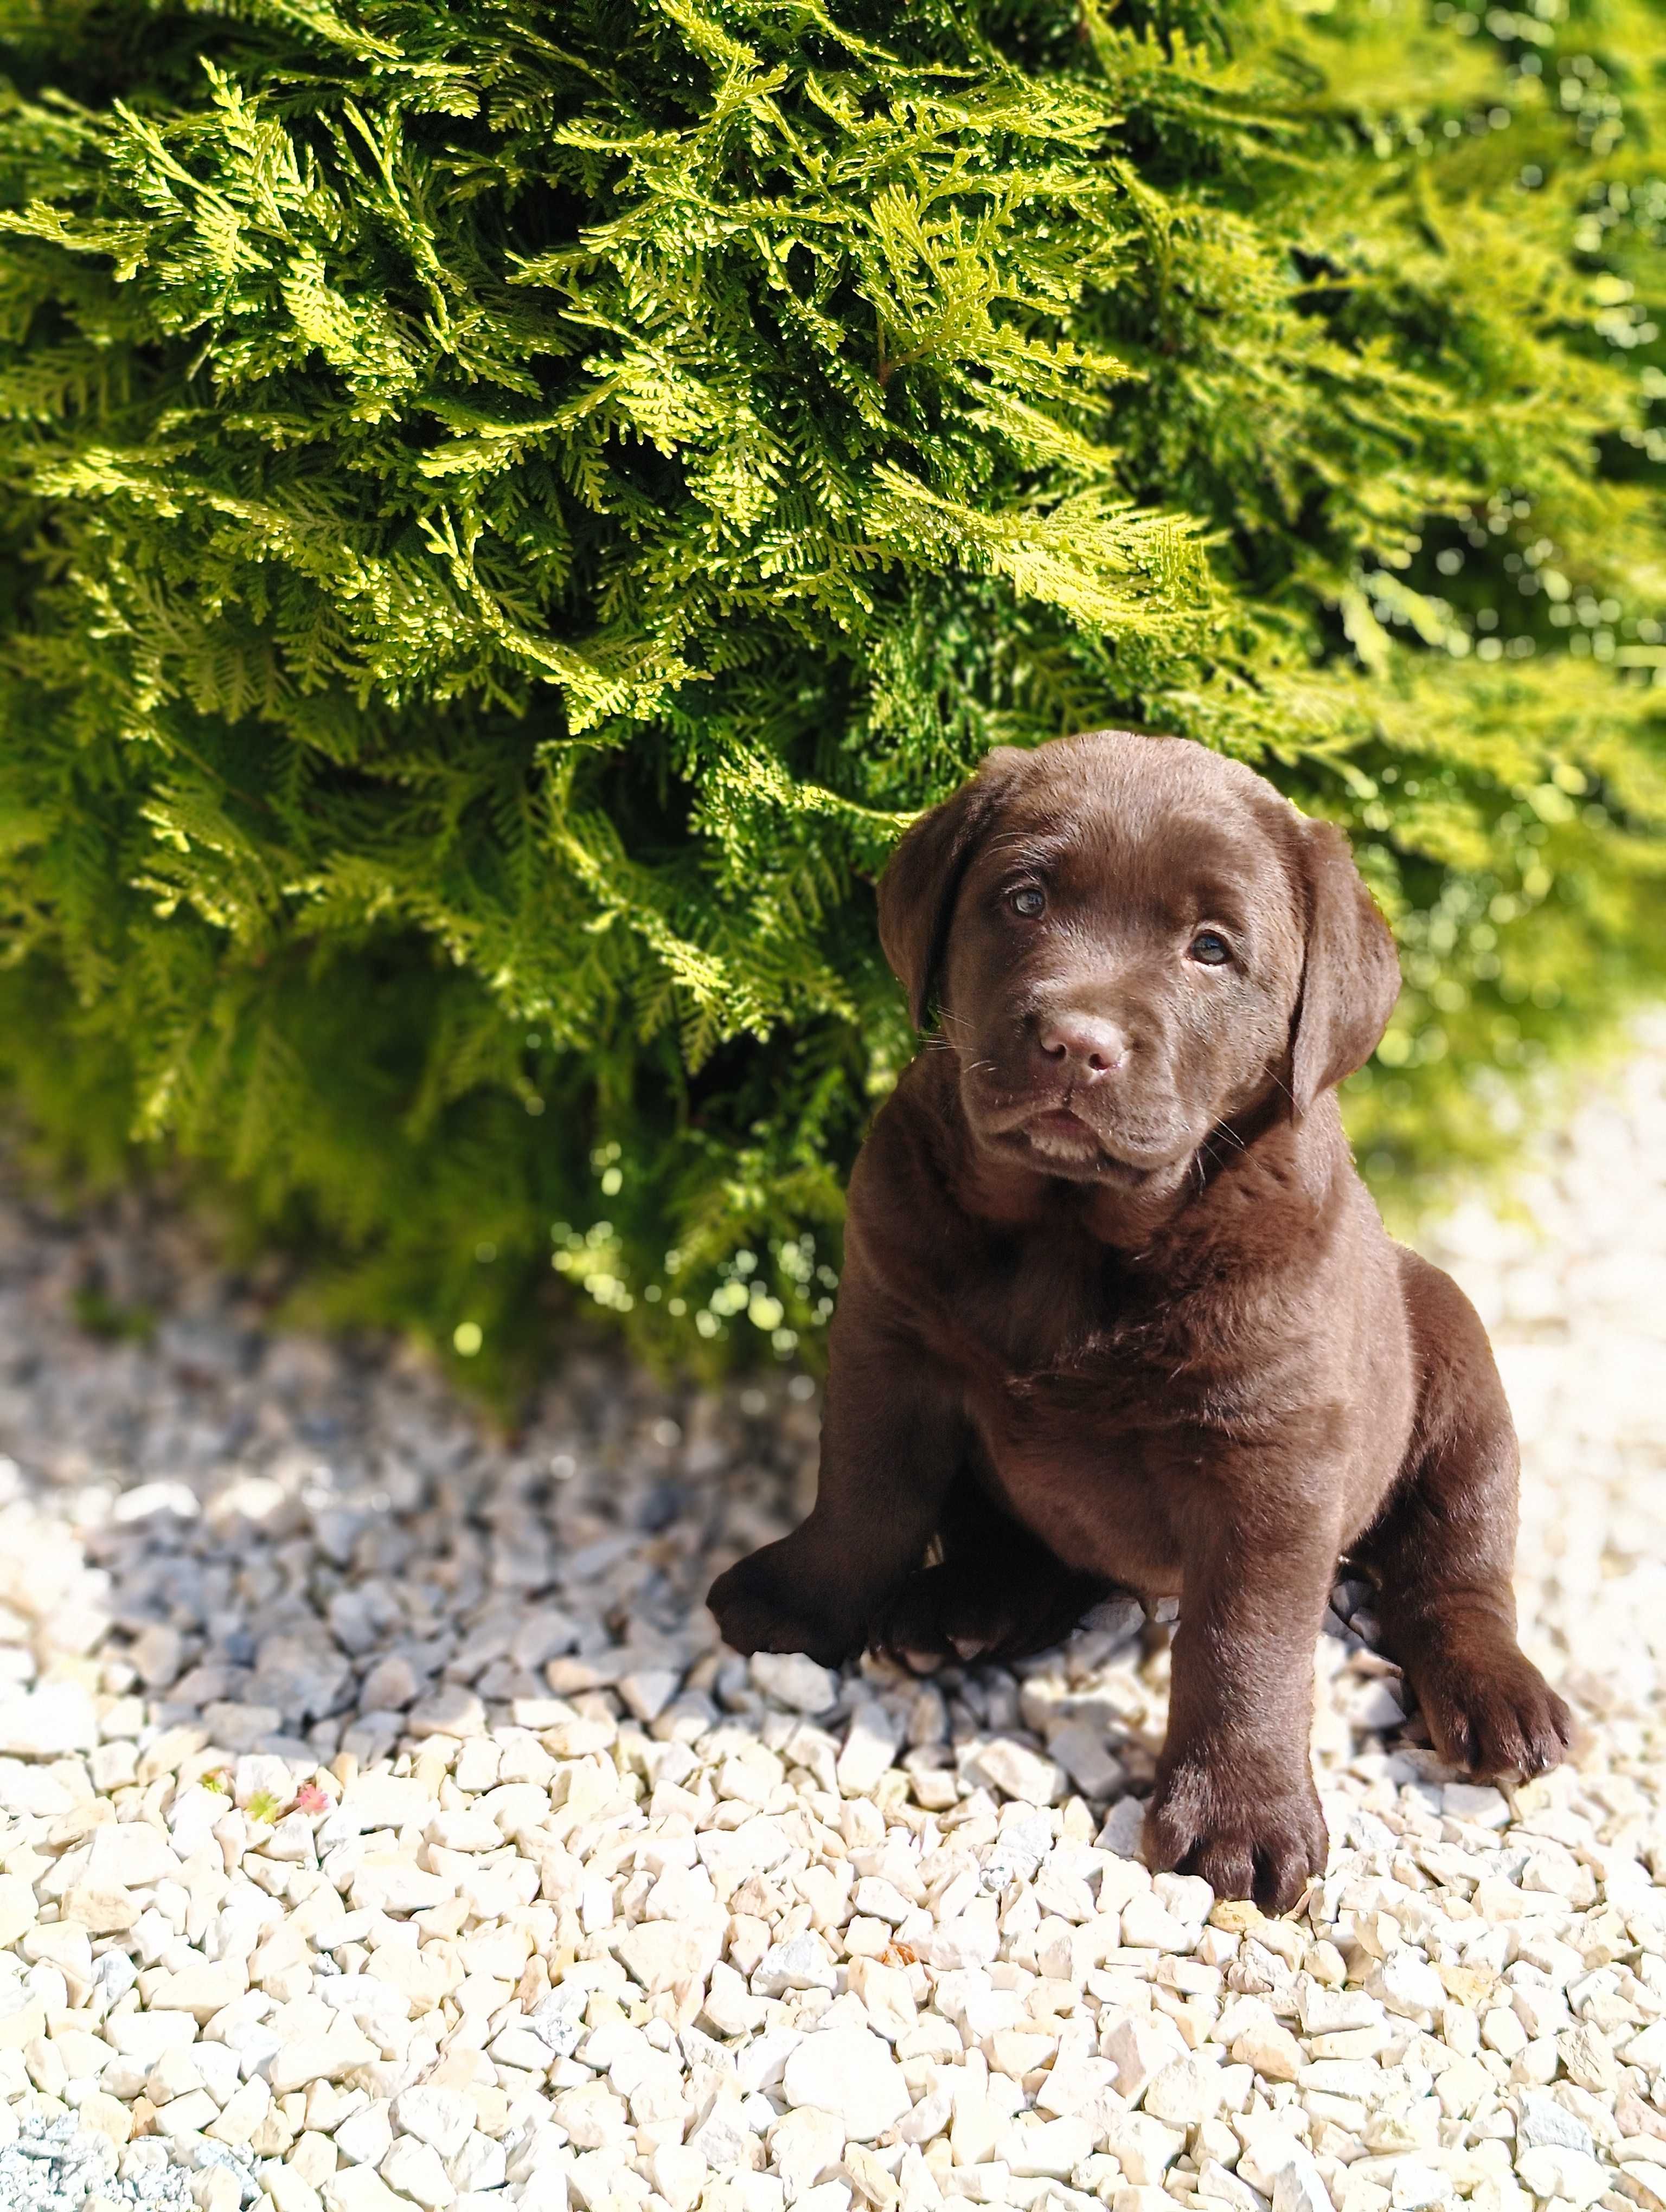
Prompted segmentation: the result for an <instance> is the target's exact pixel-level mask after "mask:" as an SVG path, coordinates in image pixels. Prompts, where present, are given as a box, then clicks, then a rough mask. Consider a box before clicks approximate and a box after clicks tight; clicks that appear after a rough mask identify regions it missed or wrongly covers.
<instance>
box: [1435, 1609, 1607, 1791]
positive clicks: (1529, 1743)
mask: <svg viewBox="0 0 1666 2212" xmlns="http://www.w3.org/2000/svg"><path fill="white" fill-rule="evenodd" d="M1408 1674H1409V1676H1410V1680H1411V1686H1412V1688H1413V1690H1414V1692H1415V1693H1416V1697H1417V1702H1418V1705H1420V1708H1421V1709H1422V1713H1423V1717H1424V1719H1425V1720H1426V1722H1427V1723H1428V1724H1429V1734H1430V1736H1431V1737H1432V1740H1433V1742H1434V1747H1435V1749H1436V1750H1437V1751H1438V1753H1440V1755H1441V1757H1442V1758H1443V1759H1444V1760H1445V1761H1446V1762H1447V1764H1448V1765H1450V1766H1456V1767H1458V1768H1460V1769H1462V1771H1464V1772H1466V1773H1468V1774H1473V1775H1474V1777H1475V1778H1476V1779H1477V1780H1478V1781H1482V1782H1496V1781H1499V1780H1500V1779H1501V1778H1508V1779H1511V1780H1515V1781H1525V1780H1527V1779H1529V1778H1530V1777H1531V1776H1533V1775H1535V1774H1543V1773H1544V1772H1545V1771H1547V1769H1548V1768H1550V1767H1553V1766H1560V1765H1561V1763H1562V1760H1563V1759H1565V1758H1566V1755H1567V1752H1568V1747H1569V1746H1570V1745H1571V1744H1572V1741H1573V1736H1574V1723H1573V1716H1572V1714H1571V1713H1570V1712H1569V1711H1568V1709H1567V1707H1566V1705H1564V1704H1563V1702H1562V1700H1561V1699H1560V1698H1559V1697H1558V1696H1557V1694H1556V1692H1555V1691H1554V1690H1553V1689H1552V1688H1551V1687H1550V1685H1549V1684H1548V1683H1547V1681H1546V1680H1545V1679H1544V1676H1543V1675H1542V1674H1540V1672H1539V1670H1538V1668H1536V1667H1535V1665H1534V1664H1533V1662H1532V1661H1531V1660H1530V1659H1529V1658H1528V1657H1527V1656H1526V1655H1525V1653H1523V1651H1521V1650H1518V1649H1517V1645H1516V1644H1515V1643H1514V1642H1513V1641H1511V1640H1507V1639H1505V1638H1499V1639H1498V1640H1497V1642H1496V1643H1494V1644H1493V1646H1492V1648H1491V1649H1489V1650H1462V1649H1458V1648H1450V1647H1440V1646H1437V1647H1436V1648H1435V1649H1434V1650H1431V1651H1430V1652H1428V1653H1426V1655H1424V1656H1421V1657H1420V1659H1418V1660H1416V1661H1414V1662H1413V1663H1412V1665H1411V1667H1410V1668H1409V1669H1408Z"/></svg>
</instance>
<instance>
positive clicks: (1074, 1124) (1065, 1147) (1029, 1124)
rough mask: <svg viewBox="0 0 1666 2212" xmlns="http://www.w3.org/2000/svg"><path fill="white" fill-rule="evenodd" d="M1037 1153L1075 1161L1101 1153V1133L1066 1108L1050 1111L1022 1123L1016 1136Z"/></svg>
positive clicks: (1057, 1107)
mask: <svg viewBox="0 0 1666 2212" xmlns="http://www.w3.org/2000/svg"><path fill="white" fill-rule="evenodd" d="M1013 1133H1014V1134H1015V1135H1018V1136H1021V1137H1022V1138H1023V1139H1025V1142H1026V1143H1027V1144H1028V1145H1029V1146H1031V1148H1032V1150H1034V1151H1036V1152H1061V1153H1064V1154H1066V1155H1067V1156H1068V1157H1071V1158H1076V1157H1079V1155H1081V1154H1082V1153H1085V1152H1094V1153H1097V1152H1103V1151H1104V1146H1103V1145H1101V1143H1100V1142H1099V1137H1098V1132H1097V1130H1095V1129H1091V1128H1090V1127H1088V1125H1087V1123H1086V1122H1085V1121H1083V1119H1082V1117H1081V1115H1079V1114H1073V1113H1072V1112H1071V1110H1070V1109H1069V1107H1067V1106H1054V1107H1050V1108H1049V1109H1048V1111H1047V1112H1046V1113H1044V1114H1037V1115H1035V1116H1034V1118H1033V1119H1032V1120H1031V1121H1025V1122H1023V1123H1021V1124H1020V1125H1019V1127H1018V1129H1017V1130H1016V1131H1014V1132H1013Z"/></svg>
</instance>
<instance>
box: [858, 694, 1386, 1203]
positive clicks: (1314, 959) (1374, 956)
mask: <svg viewBox="0 0 1666 2212" xmlns="http://www.w3.org/2000/svg"><path fill="white" fill-rule="evenodd" d="M879 933H880V939H881V942H882V943H883V945H884V947H885V957H886V958H887V959H888V960H889V961H890V963H891V968H892V969H893V971H894V972H895V974H896V975H897V978H898V980H899V981H901V982H902V984H903V987H904V988H905V989H906V990H907V992H908V994H909V1006H910V1008H911V1010H912V1012H913V1015H914V1018H915V1024H916V1025H917V1026H919V1027H921V1028H923V1027H924V1026H925V1024H926V1022H927V1018H928V1016H929V1013H930V1010H931V1007H932V1005H933V1001H934V1002H935V1003H936V1004H937V1006H938V1007H939V1012H940V1016H941V1021H942V1029H943V1036H944V1040H945V1042H946V1043H947V1044H948V1045H949V1046H950V1047H952V1049H953V1051H954V1052H955V1054H957V1056H958V1060H959V1062H960V1089H961V1096H962V1098H963V1101H964V1106H965V1110H966V1115H967V1119H968V1121H969V1123H970V1127H971V1129H972V1131H973V1133H974V1135H975V1136H976V1139H978V1141H979V1142H980V1143H981V1144H982V1145H983V1146H987V1147H988V1148H990V1149H991V1150H992V1151H994V1152H998V1153H1000V1154H1001V1155H1003V1156H1005V1157H1006V1158H1008V1159H1010V1160H1012V1161H1013V1162H1015V1163H1022V1164H1027V1165H1029V1166H1030V1167H1031V1168H1033V1169H1035V1170H1037V1171H1038V1172H1040V1173H1042V1174H1045V1175H1049V1176H1068V1177H1070V1178H1073V1179H1074V1180H1077V1181H1081V1182H1122V1183H1136V1184H1140V1185H1144V1186H1146V1187H1153V1188H1162V1187H1165V1186H1169V1185H1172V1184H1177V1183H1178V1182H1179V1181H1180V1180H1181V1179H1182V1178H1183V1176H1184V1175H1185V1173H1186V1171H1187V1169H1188V1167H1189V1164H1190V1162H1191V1160H1192V1158H1193V1156H1194V1155H1195V1152H1197V1149H1198V1147H1199V1146H1201V1144H1203V1143H1204V1141H1205V1140H1206V1139H1207V1138H1208V1136H1209V1135H1210V1133H1211V1132H1212V1131H1213V1130H1214V1129H1215V1128H1217V1127H1219V1125H1220V1124H1221V1123H1222V1122H1224V1121H1230V1120H1231V1119H1232V1118H1233V1117H1234V1116H1235V1115H1242V1114H1243V1113H1245V1112H1246V1111H1248V1110H1249V1109H1252V1108H1254V1107H1256V1105H1258V1104H1260V1103H1263V1102H1264V1101H1266V1100H1268V1098H1269V1097H1271V1096H1273V1095H1274V1093H1280V1094H1284V1095H1287V1097H1288V1101H1289V1109H1290V1111H1291V1112H1292V1113H1293V1114H1294V1115H1298V1116H1299V1115H1303V1114H1304V1113H1305V1112H1306V1111H1307V1109H1308V1108H1309V1107H1310V1105H1311V1104H1312V1103H1313V1101H1314V1099H1315V1098H1316V1097H1318V1096H1319V1094H1320V1093H1321V1092H1322V1091H1325V1090H1327V1089H1328V1088H1329V1086H1330V1085H1333V1084H1335V1083H1339V1082H1341V1079H1342V1078H1343V1077H1344V1076H1345V1075H1347V1074H1349V1073H1352V1071H1353V1069H1354V1068H1356V1067H1358V1066H1361V1065H1362V1063H1363V1062H1364V1061H1365V1060H1367V1059H1368V1058H1369V1057H1370V1055H1371V1053H1372V1051H1373V1050H1374V1049H1375V1048H1376V1046H1377V1040H1378V1038H1379V1037H1380V1036H1382V1034H1383V1028H1384V1026H1385V1025H1386V1024H1387V1021H1388V1018H1389V1013H1390V1012H1391V1011H1392V1009H1393V1006H1394V1002H1395V995H1396V994H1397V993H1398V990H1399V987H1400V971H1399V966H1398V963H1397V962H1396V959H1395V951H1394V943H1393V939H1391V938H1390V936H1389V932H1388V929H1387V927H1386V926H1385V924H1384V923H1383V919H1382V916H1381V915H1379V914H1378V913H1377V908H1375V906H1373V904H1372V903H1371V896H1370V894H1369V893H1368V892H1367V891H1366V890H1365V885H1364V884H1363V883H1362V882H1361V881H1360V879H1359V873H1358V872H1357V870H1356V869H1355V867H1354V865H1353V859H1352V856H1351V855H1350V854H1349V851H1348V848H1347V841H1346V839H1345V838H1344V837H1343V836H1341V832H1340V831H1339V830H1337V829H1335V828H1333V827H1332V826H1331V825H1330V824H1329V823H1321V822H1310V821H1307V820H1304V818H1303V817H1301V816H1300V815H1298V813H1297V812H1296V811H1295V809H1294V808H1293V807H1292V806H1291V805H1290V804H1289V803H1288V801H1287V800H1286V799H1283V798H1281V797H1280V794H1279V793H1277V792H1276V791H1275V790H1274V788H1273V787H1272V785H1271V784H1269V783H1268V782H1266V781H1264V780H1263V779H1262V777H1260V776H1258V775H1256V774H1255V773H1254V772H1253V771H1252V770H1251V769H1248V768H1246V767H1244V766H1243V764H1242V763H1239V762H1236V761H1231V760H1226V759H1225V758H1223V757H1221V756H1220V755H1219V754H1217V753H1212V752H1210V751H1208V750H1207V748H1205V747H1204V746H1202V745H1198V744H1191V743H1189V741H1188V740H1186V739H1183V738H1143V737H1135V736H1133V735H1131V734H1129V733H1128V732H1122V731H1104V732H1095V733H1093V734H1091V735H1090V736H1086V737H1079V738H1058V739H1055V741H1054V742H1053V743H1052V744H1045V745H1041V746H1038V747H1037V749H1036V750H1034V751H1031V752H1021V751H1017V750H1011V749H1006V748H1003V749H1001V750H998V751H996V752H993V753H991V754H990V755H989V757H988V760H987V761H986V762H985V763H984V765H983V767H982V769H980V770H979V772H978V774H977V775H976V776H975V777H974V778H973V779H972V781H970V783H969V784H967V785H966V786H965V787H964V788H963V789H962V790H961V791H959V792H958V793H956V794H955V796H954V797H953V798H952V799H948V800H946V801H945V804H944V805H941V806H939V807H936V808H934V809H933V811H932V812H930V813H929V814H927V815H926V816H924V817H922V819H921V821H919V822H918V823H915V826H914V828H913V829H910V830H909V833H908V835H907V836H906V837H904V838H903V842H902V843H901V844H900V845H899V846H898V847H897V851H896V853H895V854H894V855H893V856H892V859H891V865H890V866H889V867H888V868H887V870H886V871H885V877H884V879H883V881H882V882H881V884H880V886H879Z"/></svg>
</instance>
